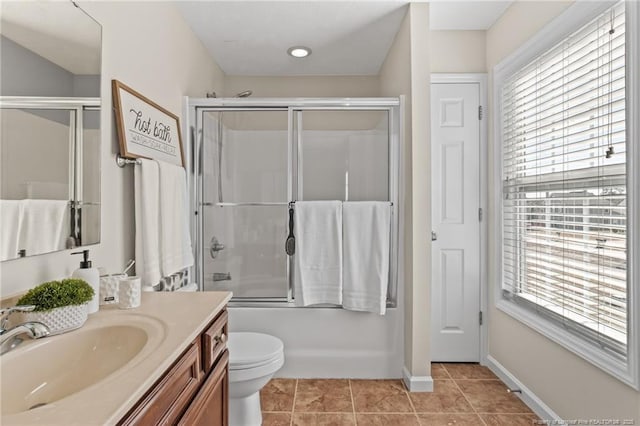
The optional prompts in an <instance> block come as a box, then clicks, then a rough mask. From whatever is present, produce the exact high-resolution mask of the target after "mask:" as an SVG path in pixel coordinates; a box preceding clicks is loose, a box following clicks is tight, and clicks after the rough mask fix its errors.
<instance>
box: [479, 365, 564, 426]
mask: <svg viewBox="0 0 640 426" xmlns="http://www.w3.org/2000/svg"><path fill="white" fill-rule="evenodd" d="M487 367H489V369H491V371H493V372H494V373H495V375H496V376H498V378H500V380H502V381H503V382H504V383H505V384H506V385H507V386H508V387H509V388H510V389H520V391H522V393H520V394H519V395H518V394H515V395H516V396H519V397H520V399H521V400H522V402H524V403H525V404H527V406H528V407H529V408H531V409H532V410H533V412H534V413H536V414H537V415H538V416H539V417H540V418H541V419H543V420H548V421H552V422H558V423H554V424H564V423H562V419H561V418H560V416H559V415H557V414H556V413H555V412H554V411H553V410H552V409H551V408H550V407H549V406H548V405H547V404H545V403H544V402H543V401H542V400H541V399H540V398H538V396H537V395H536V394H534V393H533V392H531V390H530V389H529V388H527V387H526V386H525V385H524V384H522V382H520V381H519V380H518V379H517V378H516V376H514V375H513V374H511V373H510V372H509V370H507V369H506V368H504V366H503V365H502V364H500V363H499V362H498V361H496V359H495V358H494V357H492V356H491V355H487Z"/></svg>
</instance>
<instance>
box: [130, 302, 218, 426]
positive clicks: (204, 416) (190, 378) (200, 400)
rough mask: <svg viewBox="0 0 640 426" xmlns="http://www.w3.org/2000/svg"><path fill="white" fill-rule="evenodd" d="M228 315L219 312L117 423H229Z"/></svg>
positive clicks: (212, 425) (212, 424)
mask: <svg viewBox="0 0 640 426" xmlns="http://www.w3.org/2000/svg"><path fill="white" fill-rule="evenodd" d="M228 317H229V316H228V314H227V311H226V309H225V310H223V311H222V312H220V313H219V314H218V315H217V316H216V318H215V319H214V320H213V321H212V322H211V323H210V324H208V325H207V326H206V327H205V328H204V329H203V330H202V332H201V333H200V334H199V335H198V336H197V337H196V338H195V340H193V341H192V342H191V343H190V344H189V346H188V347H187V349H186V350H185V351H184V353H183V354H182V355H180V357H179V358H178V359H177V360H176V361H175V363H174V364H173V366H171V368H169V369H168V370H167V371H166V372H165V373H164V374H163V375H162V377H161V378H160V379H159V380H158V381H157V382H156V383H155V384H154V385H153V386H152V387H151V389H149V391H148V392H147V394H146V395H145V396H144V397H143V398H142V399H140V400H139V401H138V403H137V404H136V405H135V406H134V408H133V409H132V410H131V411H130V412H129V413H128V414H127V415H126V416H125V417H124V418H123V419H122V420H121V421H120V422H119V423H118V424H120V425H155V424H180V425H189V426H191V425H193V426H196V425H210V426H214V425H216V426H217V425H226V424H227V422H228V412H229V374H228V373H229V352H228V351H227V345H226V342H227V336H228V335H229V334H228V330H227V321H228Z"/></svg>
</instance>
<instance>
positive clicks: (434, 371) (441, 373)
mask: <svg viewBox="0 0 640 426" xmlns="http://www.w3.org/2000/svg"><path fill="white" fill-rule="evenodd" d="M431 377H432V378H434V379H450V378H451V376H449V373H448V372H447V370H446V369H445V368H444V365H442V364H440V363H439V362H434V363H432V364H431Z"/></svg>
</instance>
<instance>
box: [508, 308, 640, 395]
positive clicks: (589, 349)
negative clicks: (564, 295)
mask: <svg viewBox="0 0 640 426" xmlns="http://www.w3.org/2000/svg"><path fill="white" fill-rule="evenodd" d="M496 307H497V308H498V309H499V310H501V311H502V312H504V313H506V314H507V315H509V316H511V317H512V318H514V319H516V320H518V321H520V322H521V323H523V324H525V325H526V326H528V327H530V328H532V329H533V330H535V331H537V332H538V333H540V334H542V335H543V336H545V337H546V338H548V339H549V340H551V341H553V342H555V343H557V344H558V345H560V346H562V347H563V348H565V349H566V350H568V351H569V352H572V353H573V354H575V355H577V356H579V357H580V358H582V359H584V360H585V361H588V362H589V363H591V364H593V365H594V366H596V367H598V368H600V369H601V370H603V371H604V372H606V373H608V374H610V375H611V376H613V377H615V378H616V379H618V380H620V381H621V382H623V383H625V384H626V385H628V386H631V387H632V388H633V389H635V390H640V383H638V378H637V377H635V375H634V374H633V372H632V371H631V367H630V363H629V361H628V360H627V361H621V360H620V359H618V358H616V357H615V356H613V355H611V354H609V353H607V352H606V351H604V350H602V349H600V348H598V347H596V346H594V345H593V344H591V343H590V342H587V341H585V340H583V339H582V338H580V337H579V336H577V335H575V334H573V333H571V332H569V331H567V330H565V329H563V328H562V327H559V326H558V325H556V324H554V323H553V322H551V321H548V320H546V319H545V318H543V317H540V316H538V315H536V314H535V313H533V312H530V311H529V310H527V309H525V308H523V307H521V306H518V305H517V304H515V303H513V302H511V301H509V300H505V299H502V298H501V297H500V296H498V300H496Z"/></svg>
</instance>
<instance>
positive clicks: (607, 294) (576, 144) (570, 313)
mask: <svg viewBox="0 0 640 426" xmlns="http://www.w3.org/2000/svg"><path fill="white" fill-rule="evenodd" d="M626 7H629V4H628V3H627V5H626ZM593 16H594V15H593V13H592V14H591V19H585V20H583V21H582V24H583V25H582V26H580V25H577V26H575V27H574V28H578V29H577V30H576V31H574V32H572V33H571V34H570V35H569V36H566V35H565V36H563V37H561V38H558V39H556V41H555V42H554V43H549V42H548V41H547V43H548V44H547V45H548V46H551V47H550V48H546V49H541V50H540V51H539V52H541V53H538V54H536V55H535V56H533V57H530V58H529V59H528V60H526V61H525V60H523V59H522V58H519V59H518V61H519V62H520V63H519V64H518V65H517V66H515V65H513V64H511V65H508V66H506V67H504V68H502V69H498V70H497V72H496V76H495V78H496V100H497V103H498V105H499V110H498V111H500V116H499V118H498V120H497V121H496V123H497V124H498V125H499V132H500V135H499V138H501V141H502V143H501V154H500V155H501V158H500V160H501V162H502V170H501V191H502V192H501V201H500V203H501V206H500V207H501V218H502V230H501V231H502V241H501V249H502V253H501V273H502V281H501V300H502V301H503V302H501V303H502V306H511V307H510V308H508V309H515V311H513V312H516V311H517V312H526V314H525V315H528V316H529V318H533V322H539V323H546V324H551V326H552V327H555V329H559V330H562V332H563V333H569V334H570V335H571V336H574V337H577V339H579V340H580V342H582V344H581V347H584V343H586V344H587V345H588V346H589V347H591V349H590V350H593V351H599V352H600V353H601V355H600V356H599V359H600V360H602V359H609V360H612V359H613V360H615V362H618V363H619V365H622V366H625V367H628V365H629V364H630V362H629V359H628V358H629V353H630V352H629V342H630V340H629V335H630V333H629V324H630V305H631V303H630V300H629V295H630V294H631V292H630V288H629V287H630V280H629V277H630V264H631V260H630V259H629V258H628V255H629V247H630V244H629V242H630V241H629V240H630V235H632V233H631V232H630V230H629V229H628V224H629V223H631V222H629V221H628V215H629V213H630V209H629V208H628V206H629V199H628V196H629V191H631V190H632V189H633V188H630V187H629V185H628V181H629V178H628V173H627V172H628V171H627V165H628V160H629V158H628V155H627V154H628V151H629V146H630V145H629V144H628V140H627V139H628V131H627V130H628V129H627V127H628V126H627V116H628V115H627V114H628V111H627V109H628V103H629V102H628V99H627V97H626V93H627V84H628V74H627V73H628V64H627V63H626V57H627V55H626V52H627V46H626V44H627V41H626V39H627V37H626V35H625V29H626V28H625V24H626V22H625V20H626V18H627V17H626V14H625V3H624V2H620V3H618V4H615V5H614V6H611V4H609V6H607V8H606V10H604V11H603V7H600V9H599V14H598V15H597V16H595V18H593ZM584 22H588V23H587V24H586V25H584ZM556 27H557V25H556ZM558 31H561V30H558ZM548 39H549V38H548V37H547V39H546V40H548ZM521 56H522V55H521ZM501 65H502V64H501ZM499 67H500V66H499ZM499 67H497V68H499ZM509 68H510V69H509ZM516 316H517V315H516ZM561 344H563V342H561ZM565 346H566V344H565ZM602 354H604V357H603V356H602ZM626 370H627V371H628V368H627V369H626ZM632 381H633V382H634V384H637V383H636V381H637V379H633V380H632Z"/></svg>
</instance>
